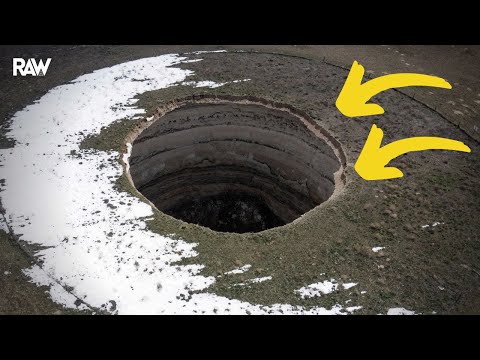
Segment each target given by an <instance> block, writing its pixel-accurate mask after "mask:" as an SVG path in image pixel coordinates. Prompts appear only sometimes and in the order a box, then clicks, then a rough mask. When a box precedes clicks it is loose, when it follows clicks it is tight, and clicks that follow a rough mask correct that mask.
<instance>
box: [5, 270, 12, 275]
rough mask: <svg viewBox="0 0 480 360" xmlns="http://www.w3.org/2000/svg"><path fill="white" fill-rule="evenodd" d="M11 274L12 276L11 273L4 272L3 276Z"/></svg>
mask: <svg viewBox="0 0 480 360" xmlns="http://www.w3.org/2000/svg"><path fill="white" fill-rule="evenodd" d="M10 274H11V272H10V271H4V272H3V275H10Z"/></svg>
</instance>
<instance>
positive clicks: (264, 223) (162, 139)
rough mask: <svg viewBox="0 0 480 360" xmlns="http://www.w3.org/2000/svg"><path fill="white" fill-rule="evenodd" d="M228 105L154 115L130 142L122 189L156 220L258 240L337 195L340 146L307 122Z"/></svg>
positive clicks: (188, 106) (179, 105)
mask: <svg viewBox="0 0 480 360" xmlns="http://www.w3.org/2000/svg"><path fill="white" fill-rule="evenodd" d="M228 99H229V100H225V99H220V98H215V99H205V98H204V99H202V101H200V100H197V101H190V100H189V101H182V102H176V103H175V104H173V105H170V107H169V109H168V111H166V108H162V109H158V110H157V113H156V115H155V119H154V120H153V121H152V122H150V123H148V125H146V126H145V127H144V129H143V131H141V132H140V133H139V134H138V136H137V137H136V138H135V140H134V141H133V145H132V153H131V156H130V161H129V169H130V176H131V180H132V182H133V184H134V185H135V187H136V188H137V190H138V191H139V192H141V193H142V194H143V195H144V196H145V197H146V198H147V199H148V200H150V202H151V203H153V204H154V205H155V206H156V207H157V208H158V209H159V210H160V211H163V212H164V213H166V214H168V215H171V216H173V217H175V218H177V219H180V220H182V221H185V222H188V223H193V224H197V225H201V226H205V227H208V228H210V229H212V230H215V231H221V232H234V233H245V232H259V231H263V230H267V229H270V228H274V227H278V226H282V225H285V224H288V223H290V222H292V221H294V220H295V219H298V218H299V217H301V216H302V215H303V214H305V213H306V212H308V211H310V210H311V209H313V208H315V207H316V206H318V205H320V204H322V203H323V202H325V201H327V200H328V199H329V198H330V197H331V196H332V194H333V193H334V192H335V191H336V189H337V190H338V188H339V187H341V186H342V185H343V182H344V180H345V178H344V175H343V169H344V163H345V157H344V155H343V152H342V151H341V147H340V145H339V144H338V143H336V141H335V139H334V138H333V137H331V136H330V135H329V134H328V133H327V132H326V131H325V130H324V129H322V128H320V127H319V126H318V125H317V123H315V121H313V120H312V119H310V118H308V116H307V115H306V114H302V113H301V112H299V111H296V110H295V109H293V108H291V107H289V106H287V105H285V106H283V105H281V104H274V103H270V102H268V101H262V102H253V101H247V100H243V101H240V100H238V99H236V101H231V100H232V99H231V97H229V98H228ZM172 108H173V110H172Z"/></svg>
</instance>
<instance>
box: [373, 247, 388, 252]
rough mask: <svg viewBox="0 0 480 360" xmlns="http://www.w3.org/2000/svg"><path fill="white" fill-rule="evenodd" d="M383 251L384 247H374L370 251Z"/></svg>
mask: <svg viewBox="0 0 480 360" xmlns="http://www.w3.org/2000/svg"><path fill="white" fill-rule="evenodd" d="M383 249H385V247H382V246H375V247H373V248H372V251H373V252H379V251H380V250H383Z"/></svg>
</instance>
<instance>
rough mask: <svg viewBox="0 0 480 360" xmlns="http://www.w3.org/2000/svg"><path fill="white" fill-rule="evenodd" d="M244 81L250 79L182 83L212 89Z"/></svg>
mask: <svg viewBox="0 0 480 360" xmlns="http://www.w3.org/2000/svg"><path fill="white" fill-rule="evenodd" d="M244 81H250V79H243V80H233V81H227V82H223V83H217V82H215V81H210V80H204V81H184V82H182V83H181V85H185V86H193V87H197V88H199V87H208V88H210V89H215V88H218V87H220V86H224V85H227V84H236V83H240V82H244Z"/></svg>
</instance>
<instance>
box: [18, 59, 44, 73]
mask: <svg viewBox="0 0 480 360" xmlns="http://www.w3.org/2000/svg"><path fill="white" fill-rule="evenodd" d="M50 61H52V59H51V58H48V59H47V61H45V63H43V60H41V59H40V60H39V61H38V63H37V60H36V59H32V58H30V59H28V60H27V61H25V59H22V58H13V76H17V74H20V76H26V75H32V76H45V75H46V74H47V70H48V67H49V66H50Z"/></svg>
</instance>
